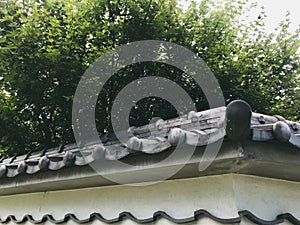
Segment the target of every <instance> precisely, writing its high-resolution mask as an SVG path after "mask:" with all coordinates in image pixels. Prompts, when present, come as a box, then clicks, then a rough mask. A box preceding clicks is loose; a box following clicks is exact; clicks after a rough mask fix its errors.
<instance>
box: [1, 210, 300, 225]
mask: <svg viewBox="0 0 300 225" xmlns="http://www.w3.org/2000/svg"><path fill="white" fill-rule="evenodd" d="M203 217H207V218H210V219H212V220H214V221H216V222H219V223H223V224H233V223H240V222H241V220H242V218H243V217H244V218H247V219H248V220H250V221H251V222H253V223H255V224H265V225H275V224H280V223H283V222H284V221H289V222H290V223H292V224H300V221H299V220H297V219H296V218H295V217H294V216H293V215H291V214H290V213H284V214H280V215H278V216H277V218H276V219H274V220H270V221H266V220H262V219H260V218H258V217H256V216H255V215H254V214H252V213H251V212H249V211H247V210H243V211H240V212H239V217H236V218H226V219H224V218H218V217H215V216H213V215H212V214H210V213H209V212H207V211H206V210H197V211H195V212H194V216H193V217H188V218H183V219H176V218H174V217H172V216H170V215H168V214H167V213H166V212H164V211H157V212H155V213H154V214H153V216H152V217H151V218H146V219H139V218H136V217H135V216H134V215H132V214H131V213H130V212H122V213H120V214H119V216H118V217H117V218H113V219H106V218H104V217H103V216H101V214H99V213H92V214H91V215H90V217H89V218H86V219H79V218H77V217H76V215H74V214H72V213H69V214H66V215H65V216H64V218H61V219H57V218H54V217H53V216H52V215H50V214H47V215H44V216H43V217H42V218H41V219H34V218H33V217H32V216H31V215H25V216H23V218H22V219H20V220H18V219H16V218H15V216H13V215H11V216H8V217H7V218H2V219H0V223H8V222H14V223H25V222H27V221H28V222H31V223H35V224H40V223H45V222H47V221H48V222H51V223H54V224H60V223H65V222H68V221H73V222H75V223H79V224H83V223H89V222H93V221H97V220H98V221H101V222H104V223H107V224H113V223H117V222H120V221H122V220H124V219H130V220H131V221H133V222H136V223H139V224H147V223H151V222H155V221H157V220H159V219H161V218H164V219H167V220H169V221H171V222H173V223H177V224H185V223H191V222H194V221H197V220H198V219H200V218H203Z"/></svg>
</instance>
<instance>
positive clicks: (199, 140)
mask: <svg viewBox="0 0 300 225" xmlns="http://www.w3.org/2000/svg"><path fill="white" fill-rule="evenodd" d="M223 137H226V138H229V139H231V140H233V141H235V142H243V141H244V140H252V141H264V142H266V141H271V140H277V141H280V142H281V143H286V144H288V145H290V146H294V147H296V148H300V124H299V123H297V122H292V121H288V120H285V119H284V118H282V117H280V116H268V115H263V114H259V113H253V112H251V108H250V106H249V105H248V104H247V103H245V102H243V101H234V102H232V103H230V104H229V105H228V106H227V107H220V108H216V109H211V110H207V111H202V112H190V113H188V114H187V115H185V116H182V117H180V118H175V119H170V120H165V121H163V120H159V121H157V122H156V123H154V124H149V125H145V126H142V127H138V128H131V129H129V130H128V138H129V139H128V141H127V143H126V144H123V143H120V142H119V141H118V140H116V139H115V138H112V137H109V135H106V136H104V137H102V141H103V143H104V144H103V145H102V144H97V143H89V144H86V145H85V146H84V147H83V148H79V147H77V146H76V145H75V144H73V145H67V146H60V147H58V148H54V149H47V150H44V151H40V152H32V153H28V154H26V155H21V156H17V157H12V158H5V159H2V160H1V161H0V178H12V177H16V176H19V175H22V174H28V175H30V174H36V173H37V172H39V171H45V170H49V171H55V170H60V169H62V168H65V167H69V166H84V165H87V164H90V163H92V162H93V161H97V160H118V159H121V158H124V157H125V156H127V155H130V154H135V153H137V152H143V153H146V154H156V153H159V152H163V151H166V150H168V149H170V148H172V146H177V145H181V144H186V145H192V146H205V145H207V144H209V143H212V142H216V141H218V140H220V139H222V138H223ZM299 150H300V149H299Z"/></svg>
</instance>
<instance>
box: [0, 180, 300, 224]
mask: <svg viewBox="0 0 300 225" xmlns="http://www.w3.org/2000/svg"><path fill="white" fill-rule="evenodd" d="M199 209H205V210H207V211H208V212H210V213H211V214H213V215H214V216H216V217H219V218H223V219H228V218H236V217H238V216H239V215H238V211H240V210H249V211H251V212H252V213H254V214H255V215H256V216H258V217H260V218H261V219H265V220H273V219H275V218H276V216H277V215H278V214H281V213H285V212H290V213H292V214H293V215H294V216H296V217H298V218H300V184H299V183H296V182H288V181H283V180H273V179H268V178H260V177H254V176H244V175H220V176H210V177H201V178H193V179H181V180H172V181H165V182H163V183H158V184H154V185H150V186H109V187H97V188H86V189H78V190H68V191H54V192H43V193H34V194H21V195H13V196H1V197H0V213H1V215H0V216H1V218H5V217H7V216H8V215H14V216H15V217H16V218H17V219H21V218H22V217H23V216H24V215H26V214H30V215H32V216H33V217H34V218H35V219H40V218H41V217H42V216H43V215H45V214H51V215H53V217H54V218H56V219H61V218H63V217H64V215H65V214H67V213H73V214H75V215H76V216H77V218H81V219H85V218H88V217H89V215H90V214H91V213H93V212H97V213H100V214H101V215H102V216H103V217H104V218H107V219H112V218H116V217H118V215H119V213H120V212H123V211H128V212H130V213H131V214H133V215H134V216H135V217H137V218H139V219H143V218H149V217H152V215H153V213H154V212H156V211H159V210H162V211H165V212H166V213H168V214H169V215H170V216H172V217H175V218H178V219H180V218H186V217H191V216H193V213H194V211H196V210H199ZM10 224H12V223H10ZM25 224H30V223H25ZM45 224H51V223H45ZM66 224H74V222H68V223H66ZM90 224H103V223H101V222H99V221H95V222H93V223H90ZM120 224H122V225H127V224H135V223H134V222H132V221H131V220H127V219H126V220H124V221H123V222H122V223H117V225H120ZM152 224H159V225H160V224H172V223H171V222H169V221H168V220H166V219H160V220H158V221H157V222H155V223H152ZM191 224H209V225H213V224H218V223H215V222H214V221H212V220H210V219H209V218H201V219H200V220H198V221H196V222H194V223H191ZM241 224H252V223H250V221H248V220H247V219H245V218H243V221H242V222H241ZM286 224H288V223H286Z"/></svg>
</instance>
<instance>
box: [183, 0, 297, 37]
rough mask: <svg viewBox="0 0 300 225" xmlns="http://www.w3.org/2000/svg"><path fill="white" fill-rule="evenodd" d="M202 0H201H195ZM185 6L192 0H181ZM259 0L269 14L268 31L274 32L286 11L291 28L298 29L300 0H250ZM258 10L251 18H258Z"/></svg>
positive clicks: (253, 0)
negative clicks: (288, 13) (289, 18)
mask: <svg viewBox="0 0 300 225" xmlns="http://www.w3.org/2000/svg"><path fill="white" fill-rule="evenodd" d="M195 1H196V2H200V1H201V0H195ZM179 2H180V4H182V5H183V7H184V8H187V6H188V5H189V2H190V0H179ZM250 2H257V3H258V5H259V6H264V7H265V11H266V14H267V18H266V31H267V32H272V31H274V28H275V27H276V26H277V25H278V23H279V22H280V21H281V20H283V18H284V16H285V14H286V11H289V12H290V13H291V14H290V17H291V22H292V23H291V30H292V31H293V30H295V29H297V27H298V25H299V24H300V1H299V0H250ZM258 14H259V13H258V11H256V12H255V11H253V12H252V13H251V15H249V19H253V18H257V16H258Z"/></svg>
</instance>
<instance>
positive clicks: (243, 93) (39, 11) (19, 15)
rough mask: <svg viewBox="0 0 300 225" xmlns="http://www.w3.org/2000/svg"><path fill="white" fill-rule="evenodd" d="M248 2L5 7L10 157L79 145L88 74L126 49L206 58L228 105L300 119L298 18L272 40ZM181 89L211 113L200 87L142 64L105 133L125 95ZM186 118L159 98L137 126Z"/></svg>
mask: <svg viewBox="0 0 300 225" xmlns="http://www.w3.org/2000/svg"><path fill="white" fill-rule="evenodd" d="M247 10H251V9H247V2H246V1H245V2H243V1H230V0H228V1H226V2H225V3H224V4H222V5H217V4H215V3H213V2H212V1H209V0H203V1H202V2H201V3H200V4H195V3H193V4H192V5H191V6H190V8H189V9H188V10H187V11H186V12H184V11H182V10H181V9H180V8H179V7H178V3H177V1H176V0H168V1H163V0H150V1H149V0H138V1H132V0H126V1H123V0H89V1H88V0H80V1H78V0H54V1H50V0H49V1H48V0H42V1H37V0H23V1H18V0H2V1H1V2H0V60H1V64H0V80H1V81H0V82H1V89H0V103H1V105H0V124H1V129H0V149H1V151H2V152H3V153H5V154H10V155H12V154H19V153H24V152H26V151H34V150H40V149H43V148H50V147H53V146H57V145H59V144H60V143H62V142H64V143H71V142H74V137H73V131H72V121H71V120H72V118H71V112H72V100H73V95H74V93H75V90H76V87H77V84H78V82H79V80H80V78H81V76H82V75H83V73H84V71H85V70H86V69H87V68H88V66H89V65H90V64H91V63H92V62H94V61H95V60H96V59H97V58H98V57H99V56H101V55H102V54H103V53H105V52H106V51H108V50H111V49H114V48H115V47H116V46H119V45H122V44H125V43H129V42H132V41H137V40H149V39H156V40H165V41H170V42H174V43H177V44H180V45H182V46H185V47H187V48H189V49H191V50H192V51H193V52H195V53H196V54H197V55H199V56H200V57H201V58H202V59H203V60H204V61H205V62H206V63H207V64H208V66H209V67H210V68H211V69H212V71H213V72H214V74H215V75H216V77H217V78H218V80H219V83H220V85H221V88H222V90H223V93H224V97H225V100H226V101H227V102H229V101H231V100H234V99H244V100H246V101H248V102H249V103H250V104H251V105H252V107H253V110H257V111H260V112H262V113H269V114H281V115H283V116H285V117H287V118H289V119H294V120H299V119H300V118H299V112H300V94H299V89H300V84H299V83H300V81H299V80H300V77H299V74H300V73H299V63H300V58H299V50H298V49H299V30H297V31H296V32H295V33H289V31H288V30H289V24H290V21H289V15H287V16H286V18H285V19H284V20H283V21H282V23H281V24H280V25H279V27H278V30H277V31H276V32H274V33H272V34H267V33H266V32H265V31H264V19H265V17H266V15H265V13H264V12H263V10H262V11H261V16H260V18H258V19H256V20H254V21H252V22H251V23H250V24H245V23H243V22H241V20H240V19H239V18H240V16H241V15H242V14H243V13H245V12H246V11H247ZM153 75H156V76H158V75H159V76H164V77H166V78H168V79H171V80H173V81H175V82H176V83H177V84H179V85H181V86H182V87H183V88H184V89H185V90H186V91H187V92H188V93H189V95H190V96H191V98H192V99H193V100H194V102H195V104H196V107H197V109H198V110H203V109H205V108H207V102H206V100H205V97H204V96H203V94H202V91H201V89H200V87H198V86H197V85H196V83H195V82H194V81H193V80H191V79H190V77H188V76H186V75H185V74H183V73H182V72H181V71H179V70H178V69H176V68H173V67H171V66H166V65H161V64H158V63H150V62H149V63H140V64H134V65H131V66H128V67H126V68H125V69H123V70H121V71H119V72H118V73H117V74H115V76H114V77H113V78H112V79H110V80H109V81H108V82H107V84H106V85H105V88H104V90H103V91H102V92H101V94H100V96H99V99H98V105H97V106H98V107H97V111H96V113H97V114H96V115H97V116H96V118H97V121H96V122H97V126H98V127H97V128H98V132H99V134H102V133H103V132H104V131H111V124H110V114H109V112H110V110H111V106H112V103H113V100H114V98H115V97H116V95H117V94H118V92H119V91H120V90H121V89H122V88H123V87H124V86H126V84H128V83H130V82H131V81H133V80H135V79H137V78H140V77H144V76H153ZM176 115H177V112H176V110H175V109H174V108H173V107H172V105H170V104H169V103H167V102H166V101H164V100H163V99H159V98H155V97H153V98H148V99H144V100H141V101H139V102H138V103H137V104H136V106H135V107H134V108H133V109H132V113H131V118H130V121H131V124H132V125H135V126H138V125H142V124H145V123H148V122H149V121H150V120H151V118H152V117H161V118H163V119H167V118H170V117H174V116H176Z"/></svg>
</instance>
